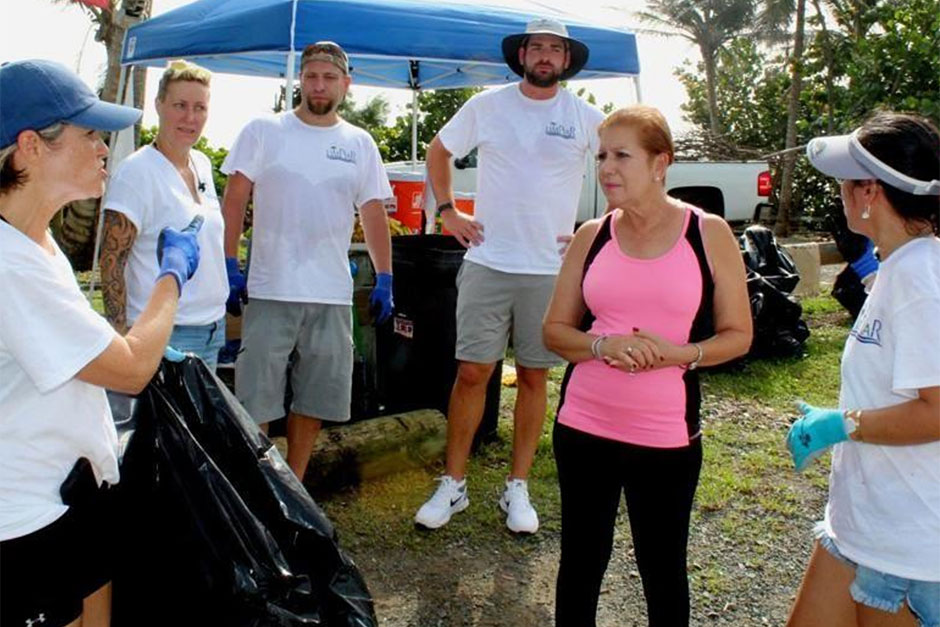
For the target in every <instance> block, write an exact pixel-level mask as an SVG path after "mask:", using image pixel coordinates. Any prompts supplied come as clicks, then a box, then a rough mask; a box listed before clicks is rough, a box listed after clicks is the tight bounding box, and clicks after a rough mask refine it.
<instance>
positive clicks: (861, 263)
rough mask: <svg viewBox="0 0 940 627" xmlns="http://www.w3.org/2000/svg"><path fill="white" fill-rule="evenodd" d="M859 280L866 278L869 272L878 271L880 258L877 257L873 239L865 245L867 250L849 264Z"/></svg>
mask: <svg viewBox="0 0 940 627" xmlns="http://www.w3.org/2000/svg"><path fill="white" fill-rule="evenodd" d="M849 266H851V267H852V270H854V271H855V274H857V275H858V278H859V280H862V279H864V278H865V277H867V276H868V275H869V274H874V273H875V272H878V258H877V257H875V245H874V244H873V243H872V241H871V240H868V243H867V244H866V245H865V252H863V253H862V254H861V255H859V257H858V259H856V260H855V261H853V262H852V263H850V264H849Z"/></svg>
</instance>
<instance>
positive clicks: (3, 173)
mask: <svg viewBox="0 0 940 627" xmlns="http://www.w3.org/2000/svg"><path fill="white" fill-rule="evenodd" d="M65 126H66V124H65V122H56V123H55V124H51V125H49V126H47V127H46V128H44V129H40V130H38V131H36V134H37V135H39V138H40V139H41V140H42V141H44V142H45V143H47V144H51V143H53V142H54V141H56V140H57V139H59V136H60V135H62V132H63V131H65ZM15 152H16V142H13V143H12V144H10V145H9V146H7V147H5V148H0V194H5V193H7V192H9V191H11V190H14V189H16V188H17V187H22V186H23V185H25V184H26V181H28V180H29V177H28V176H27V175H26V170H17V169H16V168H14V167H13V153H15Z"/></svg>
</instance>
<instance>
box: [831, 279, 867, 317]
mask: <svg viewBox="0 0 940 627" xmlns="http://www.w3.org/2000/svg"><path fill="white" fill-rule="evenodd" d="M832 297H833V298H835V299H836V300H837V301H839V304H840V305H842V306H843V307H845V309H846V311H848V312H849V314H850V315H851V316H852V319H853V320H854V319H855V318H858V314H859V313H861V311H862V306H863V305H864V304H865V300H866V299H867V298H868V292H866V291H865V286H864V285H863V284H862V281H861V280H860V279H859V278H858V274H856V273H855V270H853V269H852V266H845V267H844V268H843V269H842V272H840V273H839V275H838V276H837V277H836V280H835V283H833V285H832Z"/></svg>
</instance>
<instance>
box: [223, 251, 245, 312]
mask: <svg viewBox="0 0 940 627" xmlns="http://www.w3.org/2000/svg"><path fill="white" fill-rule="evenodd" d="M225 273H226V274H227V275H228V300H227V301H225V311H227V312H229V313H230V314H232V315H233V316H240V315H242V305H244V304H245V303H247V302H248V289H247V287H248V282H247V281H246V280H245V275H244V274H242V271H241V268H239V267H238V259H236V258H235V257H226V258H225Z"/></svg>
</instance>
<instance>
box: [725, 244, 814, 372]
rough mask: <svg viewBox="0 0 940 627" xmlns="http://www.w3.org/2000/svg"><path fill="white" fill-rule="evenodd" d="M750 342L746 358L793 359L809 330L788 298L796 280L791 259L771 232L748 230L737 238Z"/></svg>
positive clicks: (790, 297) (794, 303) (798, 310)
mask: <svg viewBox="0 0 940 627" xmlns="http://www.w3.org/2000/svg"><path fill="white" fill-rule="evenodd" d="M741 246H742V248H743V251H742V255H743V257H744V265H745V266H746V268H747V292H748V297H749V299H750V303H751V317H752V319H753V322H754V339H753V341H752V342H751V348H750V350H749V351H748V354H747V357H750V358H763V357H793V356H796V355H799V354H801V353H802V351H803V344H804V343H805V342H806V339H807V338H808V337H809V327H807V326H806V322H804V321H803V319H802V316H803V307H802V306H801V305H800V304H799V303H798V302H797V301H796V300H795V299H794V298H793V297H792V296H791V295H790V294H791V293H792V292H793V289H794V288H795V287H796V284H797V283H799V281H800V275H799V272H798V271H797V268H796V264H795V263H794V262H793V259H792V258H791V257H790V255H789V254H788V253H787V251H785V250H784V249H783V248H781V247H780V246H778V245H777V241H776V239H775V238H774V235H773V232H772V231H771V230H770V229H768V228H766V227H763V226H751V227H748V228H747V229H746V230H745V231H744V234H743V235H742V236H741Z"/></svg>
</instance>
